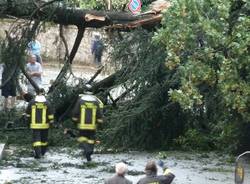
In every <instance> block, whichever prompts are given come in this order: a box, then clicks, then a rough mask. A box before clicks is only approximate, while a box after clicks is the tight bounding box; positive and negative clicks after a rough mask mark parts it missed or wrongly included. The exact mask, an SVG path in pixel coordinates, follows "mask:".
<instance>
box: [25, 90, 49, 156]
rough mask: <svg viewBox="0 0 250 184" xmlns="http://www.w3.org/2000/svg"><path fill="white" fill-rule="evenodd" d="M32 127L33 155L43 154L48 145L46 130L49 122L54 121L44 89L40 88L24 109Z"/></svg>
mask: <svg viewBox="0 0 250 184" xmlns="http://www.w3.org/2000/svg"><path fill="white" fill-rule="evenodd" d="M26 116H27V117H28V118H29V123H30V128H31V129H32V138H33V144H32V145H33V148H34V157H35V158H37V159H38V158H40V157H41V156H44V154H45V153H46V150H47V146H48V130H49V127H50V123H53V121H54V114H53V110H52V108H51V106H50V104H49V102H48V101H47V100H46V98H45V96H44V90H43V89H40V91H39V93H38V95H36V96H35V98H34V99H32V100H31V101H30V102H29V105H28V107H27V109H26Z"/></svg>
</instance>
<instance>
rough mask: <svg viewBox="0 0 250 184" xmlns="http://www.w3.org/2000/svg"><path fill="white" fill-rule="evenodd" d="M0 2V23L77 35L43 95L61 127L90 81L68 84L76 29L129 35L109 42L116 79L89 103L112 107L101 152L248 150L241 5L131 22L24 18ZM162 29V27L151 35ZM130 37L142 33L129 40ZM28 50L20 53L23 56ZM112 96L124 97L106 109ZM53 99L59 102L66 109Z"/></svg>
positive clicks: (99, 87) (180, 8)
mask: <svg viewBox="0 0 250 184" xmlns="http://www.w3.org/2000/svg"><path fill="white" fill-rule="evenodd" d="M0 2H2V3H3V2H5V3H7V4H5V6H1V7H5V8H3V9H1V12H4V13H3V14H2V15H4V16H5V17H9V16H15V17H20V18H24V19H27V18H28V19H29V18H31V19H32V20H36V22H37V24H38V25H39V22H40V21H54V22H56V23H59V24H62V25H67V24H73V25H76V26H77V27H78V30H79V31H78V35H77V38H76V42H75V45H74V46H73V48H72V50H71V52H70V53H68V54H66V55H67V57H66V61H65V66H64V67H63V69H62V71H61V72H60V74H59V76H58V77H57V79H56V81H55V83H54V84H53V85H52V86H51V89H50V93H49V96H50V97H51V100H54V104H55V106H56V107H58V109H59V110H58V112H60V113H59V119H63V118H64V117H66V115H67V112H68V111H69V110H70V107H69V108H67V109H65V108H64V107H65V106H68V105H69V102H70V101H71V100H72V98H75V97H74V94H77V93H79V92H80V91H82V90H84V84H86V83H88V82H93V80H94V77H93V79H92V80H91V81H87V80H86V79H78V80H77V83H76V84H74V85H68V84H67V79H68V78H69V77H70V69H69V68H70V65H71V63H72V61H73V58H74V55H75V53H76V52H77V48H78V46H79V43H80V41H81V38H82V36H83V34H84V29H85V27H105V28H107V29H109V30H118V31H130V32H123V33H120V34H118V35H119V37H115V38H113V39H111V40H110V44H111V45H113V46H114V47H113V48H114V49H113V50H112V53H111V58H112V61H113V62H114V65H115V64H117V66H119V67H118V68H117V71H116V72H115V73H114V74H112V75H110V76H109V77H107V78H106V79H104V80H102V81H99V82H94V83H93V89H94V91H95V93H96V94H98V95H100V96H101V97H103V99H104V100H105V99H106V97H107V96H110V99H111V105H110V106H107V110H106V122H107V124H106V126H105V128H104V129H103V130H102V131H101V136H102V137H103V139H104V140H105V142H106V143H108V144H110V143H111V144H112V145H114V146H119V147H121V146H122V147H141V148H165V149H166V148H169V147H170V146H171V147H174V146H178V147H182V148H191V149H215V148H217V149H218V148H229V149H230V150H236V149H239V148H240V149H247V148H249V147H250V145H249V141H247V140H249V134H248V132H249V129H250V125H249V121H250V120H249V117H250V116H249V108H250V106H249V104H250V103H249V100H250V99H249V96H250V95H249V93H250V90H249V86H250V85H249V81H250V80H249V73H250V71H249V66H250V65H249V64H250V63H249V61H250V59H249V50H250V49H249V47H250V46H249V39H250V36H249V29H250V28H249V26H250V19H249V14H250V13H249V12H250V8H249V2H248V1H244V0H240V1H238V0H237V1H236V0H235V1H234V0H231V1H228V2H227V3H225V2H221V1H219V0H211V1H205V0H203V1H195V0H191V1H185V0H179V1H175V0H173V1H171V4H172V6H171V7H170V8H169V9H168V11H167V12H166V13H165V14H164V15H162V14H161V13H160V12H158V11H149V12H148V13H145V14H141V15H138V16H131V15H130V14H127V13H125V12H119V13H117V12H105V11H90V10H75V9H67V8H65V7H63V4H60V3H59V4H58V5H59V6H55V2H56V1H55V2H53V3H52V2H47V3H44V4H43V3H40V4H39V3H36V4H34V3H33V1H32V2H31V1H30V2H29V3H30V6H29V7H30V8H29V9H27V10H26V9H25V10H26V11H22V10H23V9H24V8H21V6H14V4H15V3H17V2H20V1H0ZM21 2H26V1H21ZM39 2H41V1H39ZM11 3H14V4H11ZM26 3H27V2H26ZM56 3H57V2H56ZM31 5H32V6H31ZM26 6H27V4H26ZM11 10H13V11H11ZM153 12H154V13H153ZM2 17H3V16H2ZM161 19H163V21H162V22H161V23H162V26H161V27H160V28H157V27H156V26H158V25H159V22H160V20H161ZM38 25H36V24H34V22H32V24H29V26H27V29H21V30H25V31H23V32H24V33H22V35H25V36H24V40H26V39H27V38H29V37H30V36H32V33H33V34H34V29H36V26H38ZM136 27H142V28H143V29H139V30H136V31H133V29H134V28H136ZM156 28H157V30H156ZM131 30H132V31H131ZM155 30H156V32H155V33H153V31H155ZM62 37H63V35H62ZM19 40H20V39H19ZM21 40H22V39H21ZM26 42H27V41H23V42H21V45H22V46H23V47H24V46H25V44H26ZM17 43H19V42H17ZM65 45H66V44H65ZM13 48H14V47H13ZM17 48H20V45H18V47H17ZM21 48H22V47H21ZM23 49H24V48H23ZM21 51H22V50H21ZM14 63H15V62H14ZM13 73H14V72H13ZM116 86H122V87H123V88H124V89H125V91H124V93H122V94H121V96H120V97H118V98H117V99H112V96H111V95H110V90H111V89H113V88H114V87H116ZM58 99H64V100H62V101H63V102H64V103H61V102H62V101H60V100H58ZM60 108H62V110H60Z"/></svg>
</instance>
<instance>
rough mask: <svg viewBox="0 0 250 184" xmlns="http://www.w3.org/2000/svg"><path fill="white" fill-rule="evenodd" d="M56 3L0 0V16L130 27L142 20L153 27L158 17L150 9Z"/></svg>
mask: <svg viewBox="0 0 250 184" xmlns="http://www.w3.org/2000/svg"><path fill="white" fill-rule="evenodd" d="M56 4H58V3H56V2H55V3H53V4H49V3H43V4H39V5H38V4H35V3H34V1H32V0H11V1H10V0H0V17H2V18H6V17H10V16H14V17H17V18H23V19H38V20H40V21H52V22H54V23H57V24H62V25H76V26H77V27H78V28H80V27H85V28H86V27H92V28H101V27H106V26H112V25H123V26H121V27H119V28H120V29H121V28H122V29H123V28H124V27H125V28H127V27H126V25H130V24H133V23H134V24H133V27H132V28H135V27H138V26H142V27H143V26H144V24H145V25H147V26H146V27H145V28H147V27H148V25H150V26H151V27H154V26H155V25H158V24H159V23H160V21H161V18H160V19H159V14H154V13H149V14H142V15H139V16H134V15H132V14H130V13H126V12H114V11H95V10H84V9H83V10H81V9H72V8H71V9H70V8H62V7H59V6H58V5H56ZM147 20H149V22H147ZM138 22H139V23H138ZM135 25H137V26H135Z"/></svg>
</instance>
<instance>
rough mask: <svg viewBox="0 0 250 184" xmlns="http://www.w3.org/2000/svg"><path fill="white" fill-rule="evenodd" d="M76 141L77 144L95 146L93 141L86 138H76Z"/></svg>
mask: <svg viewBox="0 0 250 184" xmlns="http://www.w3.org/2000/svg"><path fill="white" fill-rule="evenodd" d="M77 141H78V142H79V143H83V142H86V143H88V144H95V141H94V140H91V139H88V138H87V137H84V136H81V137H78V138H77Z"/></svg>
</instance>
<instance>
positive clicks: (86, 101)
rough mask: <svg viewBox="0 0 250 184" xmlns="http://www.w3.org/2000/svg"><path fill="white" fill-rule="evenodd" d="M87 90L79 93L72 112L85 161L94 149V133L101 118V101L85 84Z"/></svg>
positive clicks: (88, 159) (89, 158)
mask: <svg viewBox="0 0 250 184" xmlns="http://www.w3.org/2000/svg"><path fill="white" fill-rule="evenodd" d="M86 88H87V91H86V92H85V93H84V94H81V95H79V98H78V100H77V102H76V104H75V106H74V109H73V112H72V121H73V122H75V123H76V126H77V129H78V130H79V133H78V137H77V141H78V142H79V145H80V148H81V149H83V154H84V156H85V157H86V159H87V161H88V162H89V161H91V155H92V154H93V151H94V144H95V142H96V141H95V134H96V128H97V124H98V123H102V122H103V119H102V116H103V103H102V102H101V100H100V99H98V98H97V97H96V96H94V95H93V93H92V92H91V86H90V85H89V84H87V85H86Z"/></svg>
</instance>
